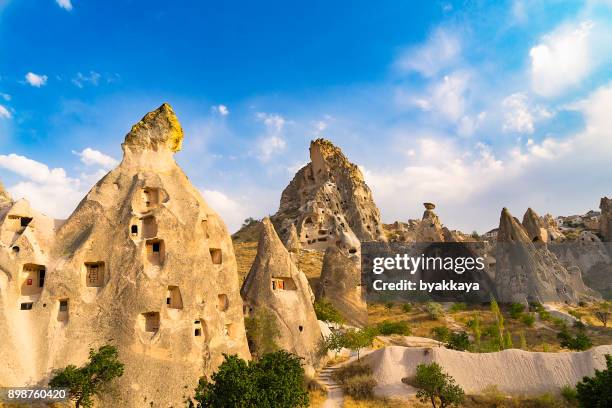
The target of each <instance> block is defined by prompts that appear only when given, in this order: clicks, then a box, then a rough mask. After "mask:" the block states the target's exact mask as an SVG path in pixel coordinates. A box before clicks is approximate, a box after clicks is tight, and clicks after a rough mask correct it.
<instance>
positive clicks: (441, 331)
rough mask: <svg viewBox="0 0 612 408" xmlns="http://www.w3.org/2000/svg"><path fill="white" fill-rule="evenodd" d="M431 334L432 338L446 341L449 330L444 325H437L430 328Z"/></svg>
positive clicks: (448, 336) (449, 333) (448, 337)
mask: <svg viewBox="0 0 612 408" xmlns="http://www.w3.org/2000/svg"><path fill="white" fill-rule="evenodd" d="M431 334H432V336H433V338H434V339H436V340H438V341H442V342H447V341H448V340H449V339H450V335H451V331H450V330H449V328H448V327H446V326H438V327H434V328H433V329H431Z"/></svg>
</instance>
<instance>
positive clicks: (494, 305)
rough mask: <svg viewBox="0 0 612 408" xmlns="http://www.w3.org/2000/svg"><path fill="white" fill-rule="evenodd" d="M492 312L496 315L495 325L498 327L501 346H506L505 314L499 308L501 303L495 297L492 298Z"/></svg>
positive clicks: (498, 338)
mask: <svg viewBox="0 0 612 408" xmlns="http://www.w3.org/2000/svg"><path fill="white" fill-rule="evenodd" d="M491 312H493V316H495V326H496V328H497V340H498V342H499V346H500V348H503V346H504V315H503V314H502V312H501V310H500V309H499V305H498V304H497V301H496V300H495V299H491Z"/></svg>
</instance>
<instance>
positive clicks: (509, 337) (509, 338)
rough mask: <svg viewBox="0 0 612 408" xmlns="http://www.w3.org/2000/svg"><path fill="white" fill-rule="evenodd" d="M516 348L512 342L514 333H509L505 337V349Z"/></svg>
mask: <svg viewBox="0 0 612 408" xmlns="http://www.w3.org/2000/svg"><path fill="white" fill-rule="evenodd" d="M511 348H514V343H513V342H512V333H510V332H509V331H507V332H506V334H505V335H504V349H511Z"/></svg>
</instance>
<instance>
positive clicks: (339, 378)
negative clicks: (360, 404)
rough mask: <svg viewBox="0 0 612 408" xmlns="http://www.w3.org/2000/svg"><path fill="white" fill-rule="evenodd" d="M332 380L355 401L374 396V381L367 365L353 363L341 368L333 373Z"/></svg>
mask: <svg viewBox="0 0 612 408" xmlns="http://www.w3.org/2000/svg"><path fill="white" fill-rule="evenodd" d="M332 378H333V379H334V381H336V382H337V383H339V384H340V385H341V386H342V389H343V390H344V392H345V393H347V394H348V395H350V396H351V397H353V398H355V399H366V398H370V397H372V396H373V394H374V392H373V391H374V387H375V386H376V380H374V378H372V368H371V367H370V366H368V365H365V364H361V363H353V364H349V365H346V366H343V367H341V368H339V369H337V370H336V371H335V372H334V374H333V375H332Z"/></svg>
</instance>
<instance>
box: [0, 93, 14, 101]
mask: <svg viewBox="0 0 612 408" xmlns="http://www.w3.org/2000/svg"><path fill="white" fill-rule="evenodd" d="M0 97H1V98H2V99H4V100H5V101H7V102H8V101H10V100H11V95H9V94H7V93H1V92H0Z"/></svg>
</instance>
